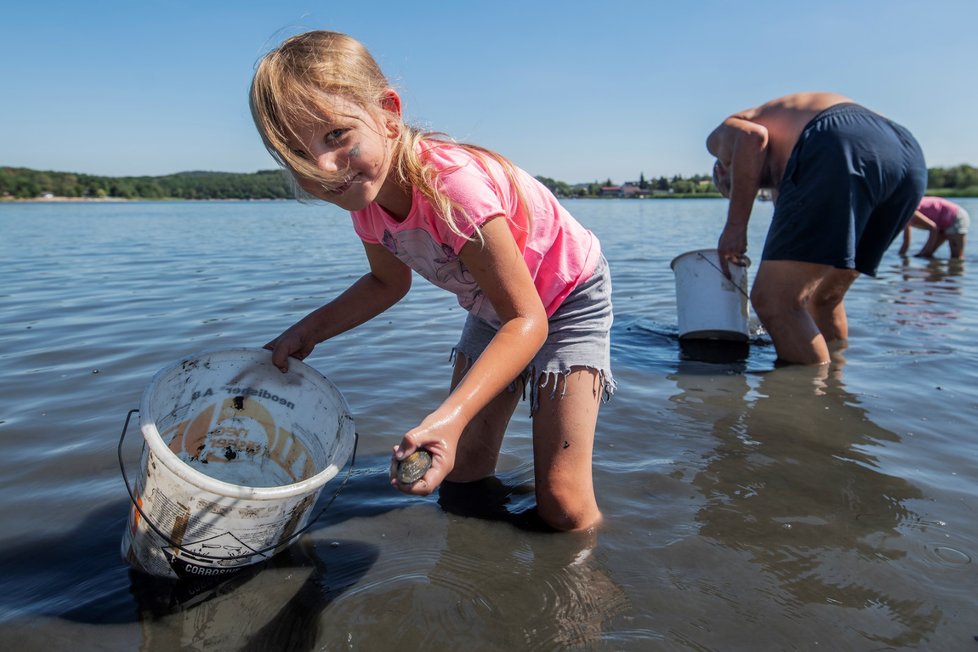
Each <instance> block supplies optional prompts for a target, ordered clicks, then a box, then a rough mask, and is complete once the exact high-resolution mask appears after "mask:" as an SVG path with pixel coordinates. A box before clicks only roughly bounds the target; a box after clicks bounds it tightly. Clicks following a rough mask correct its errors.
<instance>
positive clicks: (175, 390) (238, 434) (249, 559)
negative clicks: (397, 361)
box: [122, 349, 356, 578]
mask: <svg viewBox="0 0 978 652" xmlns="http://www.w3.org/2000/svg"><path fill="white" fill-rule="evenodd" d="M139 412H140V429H141V431H142V435H143V438H144V445H143V451H142V455H141V457H140V465H141V466H140V474H139V475H138V476H137V477H136V478H135V481H134V483H133V487H132V489H131V493H132V497H133V505H132V507H131V509H130V515H129V521H128V524H127V527H126V530H125V532H124V534H123V541H122V553H123V557H124V558H125V559H126V560H127V561H128V562H129V563H130V565H132V566H133V567H135V568H137V569H139V570H141V571H144V572H146V573H149V574H151V575H156V576H160V577H171V578H177V577H209V576H220V575H224V574H229V573H233V572H236V571H237V570H240V569H241V568H242V567H244V566H248V565H251V564H254V563H258V562H260V561H263V560H264V559H267V558H268V557H270V556H271V555H273V554H275V553H276V552H278V551H279V550H280V549H281V548H283V547H284V546H285V545H287V544H288V543H289V542H290V540H291V538H292V537H293V536H294V534H295V533H297V532H301V530H302V529H303V528H304V527H305V526H306V525H307V524H308V522H309V519H310V518H311V516H312V509H311V508H312V507H313V505H314V504H315V503H316V500H317V498H318V497H319V494H320V492H321V491H322V489H323V487H324V485H325V484H326V483H327V482H328V481H329V480H330V479H332V478H333V477H335V476H336V475H337V473H338V472H339V470H340V469H341V468H342V467H343V466H344V465H345V464H346V462H347V460H348V459H349V458H350V457H351V455H352V454H353V449H354V445H355V438H356V435H355V431H354V430H355V429H354V424H353V419H352V417H351V416H350V413H349V408H348V406H347V404H346V401H345V400H344V399H343V397H342V395H341V394H340V393H339V391H338V390H337V389H336V388H335V386H333V384H332V383H331V382H329V380H328V379H326V378H324V377H323V376H322V375H320V374H319V373H318V372H316V371H315V370H314V369H312V368H311V367H309V366H308V365H305V364H303V363H300V362H298V361H295V360H292V361H290V369H289V372H288V373H285V374H283V373H281V372H280V371H279V370H278V369H277V368H276V367H274V365H272V364H271V353H270V352H268V351H265V350H252V349H233V350H228V351H218V352H212V353H204V354H199V355H196V356H191V357H189V358H187V359H185V360H182V361H180V362H178V363H176V364H174V365H172V366H170V367H168V368H166V369H164V370H162V371H160V372H159V373H158V374H157V375H156V376H155V377H154V379H153V381H152V382H151V383H150V385H149V386H148V387H147V388H146V391H145V392H144V394H143V400H142V403H141V405H140V411H139Z"/></svg>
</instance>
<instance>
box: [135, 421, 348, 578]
mask: <svg viewBox="0 0 978 652" xmlns="http://www.w3.org/2000/svg"><path fill="white" fill-rule="evenodd" d="M137 412H139V409H138V408H134V409H132V410H129V414H127V415H126V422H125V423H124V424H123V426H122V435H121V436H120V437H119V447H118V454H119V470H120V471H122V480H123V482H125V484H126V491H127V492H129V500H130V501H131V502H132V506H133V507H135V508H136V511H137V512H139V515H140V517H142V519H143V520H144V521H146V524H147V525H149V527H150V528H151V529H152V530H153V532H155V533H156V534H157V535H158V536H159V537H160V538H161V539H163V540H164V541H166V542H167V543H168V544H170V546H172V547H174V548H177V549H178V550H180V551H182V552H184V553H186V554H188V555H190V556H192V557H197V558H202V559H208V560H211V561H234V560H238V559H246V558H248V557H254V556H255V555H262V556H271V555H265V553H268V552H273V551H275V550H278V549H280V548H285V547H286V546H288V545H289V544H291V543H292V542H293V541H295V539H297V538H298V537H299V535H301V534H303V533H304V532H305V531H306V530H308V529H309V528H310V527H312V525H313V524H314V523H315V522H316V521H318V520H319V519H320V517H322V515H323V514H324V513H326V510H327V509H329V507H330V505H332V504H333V501H334V500H336V497H337V496H339V495H340V492H341V491H342V490H343V487H345V486H346V483H347V481H348V480H349V479H350V476H351V475H352V474H353V464H354V462H356V459H357V446H358V445H359V444H360V434H359V433H357V432H356V431H354V433H353V438H354V439H353V454H352V455H351V456H350V466H349V468H348V469H347V472H346V477H344V478H343V482H341V483H340V486H339V488H337V490H336V491H335V492H334V493H333V496H332V497H331V498H330V499H329V501H327V502H326V504H325V505H323V507H322V508H321V509H320V510H319V512H317V513H316V515H315V516H314V517H312V518H311V519H309V522H308V523H306V524H305V525H304V526H303V527H302V528H300V529H299V530H296V531H295V532H293V533H292V535H291V536H289V538H287V539H286V540H285V541H279V542H278V543H276V544H275V545H271V546H268V547H266V548H262V549H261V550H252V551H251V552H249V553H247V554H243V555H230V556H224V557H218V556H215V555H208V554H206V553H202V552H196V551H191V550H187V549H186V548H184V547H183V546H182V545H181V544H179V543H177V542H175V541H172V540H171V539H170V537H169V536H167V535H166V534H165V533H164V532H163V531H162V530H161V529H160V528H159V527H158V526H157V525H156V524H155V523H153V521H152V520H150V518H149V516H148V515H147V514H146V512H144V511H143V508H142V506H141V505H140V504H139V501H138V500H136V494H135V493H134V492H133V489H132V485H131V484H130V482H129V476H128V475H127V474H126V465H125V463H124V462H123V460H122V443H123V442H124V441H125V439H126V432H127V431H128V430H129V422H130V421H131V420H132V415H134V414H136V413H137ZM273 554H274V552H273Z"/></svg>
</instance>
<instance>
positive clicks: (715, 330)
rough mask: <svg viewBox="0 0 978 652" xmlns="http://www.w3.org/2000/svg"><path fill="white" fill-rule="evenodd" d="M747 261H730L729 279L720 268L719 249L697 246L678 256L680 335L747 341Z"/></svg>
mask: <svg viewBox="0 0 978 652" xmlns="http://www.w3.org/2000/svg"><path fill="white" fill-rule="evenodd" d="M744 262H745V263H746V265H743V266H741V265H730V276H731V278H730V279H728V278H727V277H726V276H724V275H723V271H722V270H721V268H720V259H719V257H718V256H717V250H716V249H697V250H695V251H687V252H686V253H684V254H680V255H679V256H676V257H675V258H674V259H673V261H672V264H671V267H672V271H673V272H674V273H675V275H676V310H677V312H678V314H679V337H680V339H701V340H732V341H737V342H746V341H747V340H748V338H749V337H750V330H749V328H748V316H749V308H748V301H747V298H748V296H749V295H748V282H747V266H748V265H750V260H749V259H748V258H747V257H746V256H745V257H744Z"/></svg>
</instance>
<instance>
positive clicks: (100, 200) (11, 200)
mask: <svg viewBox="0 0 978 652" xmlns="http://www.w3.org/2000/svg"><path fill="white" fill-rule="evenodd" d="M161 201H180V202H235V201H246V202H274V201H295V199H293V198H288V199H250V198H245V197H242V198H240V199H235V198H227V199H184V198H182V197H165V198H160V197H30V198H27V199H24V198H20V197H0V204H4V203H7V204H122V203H126V202H161Z"/></svg>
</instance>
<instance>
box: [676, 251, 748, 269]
mask: <svg viewBox="0 0 978 652" xmlns="http://www.w3.org/2000/svg"><path fill="white" fill-rule="evenodd" d="M693 254H717V248H716V247H713V248H708V249H693V250H692V251H687V252H685V253H681V254H679V255H678V256H676V257H675V258H673V259H672V262H671V263H669V268H670V269H673V270H675V269H676V263H678V262H679V259H681V258H685V257H686V256H691V255H693ZM743 259H744V262H745V263H747V264H746V265H743V267H750V262H751V261H750V258H749V257H748V256H747V254H744V256H743Z"/></svg>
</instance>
